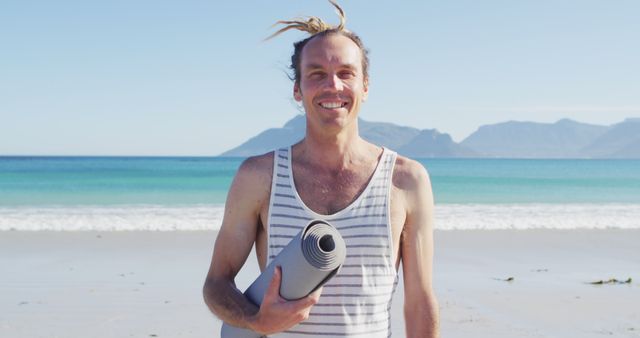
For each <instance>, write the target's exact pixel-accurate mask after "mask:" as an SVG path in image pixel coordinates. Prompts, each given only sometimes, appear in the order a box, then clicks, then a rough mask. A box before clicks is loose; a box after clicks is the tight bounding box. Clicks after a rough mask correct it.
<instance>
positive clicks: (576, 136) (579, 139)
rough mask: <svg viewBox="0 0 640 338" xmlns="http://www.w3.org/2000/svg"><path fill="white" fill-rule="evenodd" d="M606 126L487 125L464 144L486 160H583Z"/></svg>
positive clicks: (568, 123)
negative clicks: (486, 158) (587, 149)
mask: <svg viewBox="0 0 640 338" xmlns="http://www.w3.org/2000/svg"><path fill="white" fill-rule="evenodd" d="M607 129H608V128H607V127H605V126H598V125H592V124H586V123H580V122H577V121H573V120H569V119H562V120H559V121H558V122H556V123H553V124H550V123H535V122H519V121H509V122H503V123H498V124H492V125H485V126H482V127H480V128H478V130H477V131H476V132H474V133H473V134H471V135H469V137H467V138H466V139H464V140H463V141H462V142H461V145H463V146H465V147H467V148H469V149H471V150H474V151H476V152H477V153H479V154H480V155H482V156H485V157H501V158H580V157H584V154H583V152H582V149H583V148H584V147H586V146H588V145H589V144H591V143H592V142H593V140H595V139H597V138H598V137H600V136H602V135H603V134H605V133H606V132H607Z"/></svg>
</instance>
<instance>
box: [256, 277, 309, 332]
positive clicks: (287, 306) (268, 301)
mask: <svg viewBox="0 0 640 338" xmlns="http://www.w3.org/2000/svg"><path fill="white" fill-rule="evenodd" d="M281 281H282V270H281V269H280V267H279V266H278V267H276V269H275V271H274V272H273V278H272V279H271V283H269V286H268V287H267V291H266V293H265V295H264V298H263V299H262V304H261V305H260V310H258V313H256V314H255V315H254V316H253V318H252V320H251V325H250V326H251V329H252V330H253V331H255V332H258V333H260V334H263V335H269V334H272V333H276V332H282V331H284V330H287V329H289V328H291V327H292V326H294V325H296V324H298V323H300V322H301V321H303V320H306V319H307V318H309V312H310V311H311V307H312V306H313V305H315V304H316V303H317V302H318V299H320V294H321V293H322V288H319V289H318V290H316V291H314V292H312V293H310V294H309V295H308V296H306V297H304V298H301V299H298V300H294V301H288V300H286V299H284V298H282V297H281V296H280V282H281Z"/></svg>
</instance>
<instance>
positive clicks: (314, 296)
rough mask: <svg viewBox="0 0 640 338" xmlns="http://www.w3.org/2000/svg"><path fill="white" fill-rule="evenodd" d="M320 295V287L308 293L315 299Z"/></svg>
mask: <svg viewBox="0 0 640 338" xmlns="http://www.w3.org/2000/svg"><path fill="white" fill-rule="evenodd" d="M320 295H322V287H319V288H318V289H317V290H315V291H313V292H312V293H310V294H309V296H310V297H313V298H314V299H315V300H316V301H317V300H319V299H320Z"/></svg>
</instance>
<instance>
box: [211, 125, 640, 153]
mask: <svg viewBox="0 0 640 338" xmlns="http://www.w3.org/2000/svg"><path fill="white" fill-rule="evenodd" d="M358 126H359V129H360V136H362V138H364V139H366V140H368V141H370V142H373V143H375V144H379V145H383V146H385V147H387V148H390V149H393V150H395V151H397V152H398V153H400V154H402V155H405V156H409V157H415V158H428V157H438V158H458V157H467V158H468V157H483V158H484V157H486V158H611V159H614V158H615V159H621V158H634V159H640V118H628V119H626V120H624V121H622V122H620V123H616V124H613V125H610V126H602V125H594V124H587V123H581V122H578V121H574V120H570V119H562V120H559V121H557V122H555V123H538V122H526V121H508V122H502V123H497V124H490V125H484V126H481V127H480V128H478V130H476V131H475V132H474V133H472V134H471V135H469V136H468V137H467V138H465V139H464V140H463V141H462V142H460V143H457V142H455V141H453V139H452V138H451V136H450V135H449V134H447V133H441V132H439V131H438V130H436V129H422V130H421V129H417V128H414V127H407V126H399V125H396V124H393V123H387V122H370V121H366V120H363V119H360V120H359V121H358ZM305 128H306V120H305V117H304V115H298V116H296V117H294V118H293V119H291V120H289V121H288V122H287V123H286V124H285V125H284V126H283V127H282V128H271V129H267V130H265V131H263V132H261V133H259V134H258V135H256V136H254V137H252V138H250V139H249V140H247V141H246V142H244V143H242V144H240V145H239V146H237V147H235V148H233V149H230V150H228V151H226V152H224V153H222V154H220V156H237V157H247V156H252V155H257V154H262V153H265V152H268V151H270V150H273V149H275V148H278V147H283V146H288V145H290V144H293V143H296V142H297V141H299V140H301V139H302V138H303V137H304V133H305Z"/></svg>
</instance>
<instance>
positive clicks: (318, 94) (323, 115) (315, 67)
mask: <svg viewBox="0 0 640 338" xmlns="http://www.w3.org/2000/svg"><path fill="white" fill-rule="evenodd" d="M367 94H368V84H367V81H366V80H365V79H364V75H363V71H362V52H361V51H360V48H358V46H357V45H356V44H355V43H354V42H353V41H351V39H349V38H348V37H346V36H342V35H339V34H331V35H327V36H323V37H318V38H315V39H312V40H311V41H309V42H308V43H307V45H305V46H304V49H303V50H302V55H301V61H300V83H299V84H296V85H294V98H295V99H296V101H299V102H302V104H303V106H304V109H305V111H306V113H307V120H308V121H309V122H310V123H313V124H315V125H316V126H318V127H321V128H323V129H324V128H330V129H335V128H338V129H341V128H344V127H345V126H346V125H348V124H350V123H351V122H352V121H354V120H356V118H357V116H358V112H359V111H360V104H361V103H362V102H363V101H364V100H365V99H366V98H367Z"/></svg>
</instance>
